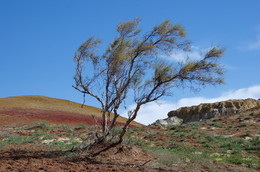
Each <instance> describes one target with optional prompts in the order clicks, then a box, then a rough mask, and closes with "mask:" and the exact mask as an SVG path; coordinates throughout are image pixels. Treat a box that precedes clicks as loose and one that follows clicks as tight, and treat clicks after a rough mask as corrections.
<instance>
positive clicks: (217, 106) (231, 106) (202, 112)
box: [168, 99, 260, 123]
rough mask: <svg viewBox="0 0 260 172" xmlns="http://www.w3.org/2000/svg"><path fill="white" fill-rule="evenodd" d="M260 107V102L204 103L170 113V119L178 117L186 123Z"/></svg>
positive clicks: (251, 100)
mask: <svg viewBox="0 0 260 172" xmlns="http://www.w3.org/2000/svg"><path fill="white" fill-rule="evenodd" d="M259 106H260V100H255V99H245V100H228V101H222V102H216V103H204V104H200V105H198V106H192V107H182V108H179V109H177V110H174V111H170V112H169V113H168V117H169V118H171V117H178V118H181V119H183V122H184V123H188V122H193V121H201V120H205V119H210V118H213V117H215V116H220V115H231V114H236V113H240V112H243V111H246V110H248V109H251V108H256V107H259Z"/></svg>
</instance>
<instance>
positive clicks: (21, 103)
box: [0, 96, 142, 126]
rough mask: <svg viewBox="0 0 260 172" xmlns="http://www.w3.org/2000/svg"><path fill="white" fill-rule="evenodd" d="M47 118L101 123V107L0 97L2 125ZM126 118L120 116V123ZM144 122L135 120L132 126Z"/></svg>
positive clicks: (66, 101)
mask: <svg viewBox="0 0 260 172" xmlns="http://www.w3.org/2000/svg"><path fill="white" fill-rule="evenodd" d="M39 120H45V121H49V122H52V123H64V124H70V125H76V124H80V123H86V124H88V125H95V124H97V123H98V124H100V123H101V109H99V108H96V107H92V106H87V105H84V106H83V107H82V105H81V104H79V103H75V102H71V101H68V100H63V99H56V98H50V97H44V96H17V97H7V98H0V125H24V124H27V123H31V122H33V121H39ZM125 120H126V118H123V117H119V119H118V124H119V125H120V124H122V123H123V122H124V121H125ZM141 125H142V124H140V123H137V122H133V123H132V126H141Z"/></svg>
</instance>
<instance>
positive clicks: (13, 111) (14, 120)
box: [0, 108, 133, 127]
mask: <svg viewBox="0 0 260 172" xmlns="http://www.w3.org/2000/svg"><path fill="white" fill-rule="evenodd" d="M39 120H44V121H48V122H51V123H56V124H68V125H77V124H80V123H86V124H88V125H101V122H102V119H101V117H92V116H91V115H89V116H87V115H82V114H79V113H71V112H62V111H52V110H40V109H22V108H3V109H0V125H2V126H3V125H24V124H28V123H31V122H33V121H39ZM117 125H123V123H119V122H118V123H117ZM130 127H133V126H130Z"/></svg>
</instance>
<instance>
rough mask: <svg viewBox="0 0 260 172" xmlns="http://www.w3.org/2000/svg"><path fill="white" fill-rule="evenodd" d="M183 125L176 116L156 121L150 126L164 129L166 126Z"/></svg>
mask: <svg viewBox="0 0 260 172" xmlns="http://www.w3.org/2000/svg"><path fill="white" fill-rule="evenodd" d="M182 123H183V119H180V118H178V117H176V116H173V117H169V118H166V119H158V120H157V121H155V122H154V123H153V124H152V125H156V126H160V127H163V128H166V127H168V126H179V125H181V124H182Z"/></svg>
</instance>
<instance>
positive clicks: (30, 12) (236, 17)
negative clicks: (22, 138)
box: [0, 0, 260, 124]
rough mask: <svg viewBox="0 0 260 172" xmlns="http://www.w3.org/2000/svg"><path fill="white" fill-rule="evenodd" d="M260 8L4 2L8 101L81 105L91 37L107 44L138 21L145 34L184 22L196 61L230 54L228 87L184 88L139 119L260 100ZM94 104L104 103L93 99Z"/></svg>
mask: <svg viewBox="0 0 260 172" xmlns="http://www.w3.org/2000/svg"><path fill="white" fill-rule="evenodd" d="M259 7H260V1H259V0H250V1H248V0H229V1H227V0H211V1H209V0H197V1H194V0H182V1H180V0H161V1H158V0H124V1H120V0H109V1H106V0H95V1H90V0H74V1H71V0H23V1H21V0H1V1H0V22H1V27H0V67H1V68H0V78H1V86H0V88H1V89H0V98H3V97H9V96H19V95H44V96H49V97H56V98H62V99H67V100H71V101H75V102H79V103H81V102H82V95H81V94H80V93H78V92H77V91H76V90H74V89H73V88H72V87H71V85H73V84H74V81H73V75H74V68H75V64H74V62H73V56H74V53H75V51H76V49H77V48H78V47H79V46H80V44H81V43H82V42H83V41H85V40H86V39H87V38H89V37H90V36H97V37H99V38H101V39H102V40H103V47H107V45H108V43H109V42H110V41H111V40H113V38H115V36H116V32H115V28H116V26H117V24H118V23H119V22H120V21H127V20H132V19H134V18H136V17H140V18H141V19H142V22H141V25H140V27H141V28H142V29H143V30H144V31H148V30H150V29H151V28H152V27H153V26H154V25H156V24H159V23H161V22H162V21H164V20H166V19H171V20H172V22H173V23H174V24H181V25H183V26H184V27H185V29H186V32H187V39H189V40H191V41H192V42H193V45H194V54H190V55H194V57H196V56H197V55H198V54H199V52H201V51H203V50H205V49H207V48H209V47H211V46H214V45H218V46H222V47H225V49H226V52H225V55H224V57H223V59H222V60H221V62H222V63H223V64H224V65H225V66H226V75H225V82H226V84H225V85H221V86H216V87H212V86H208V87H206V88H203V89H202V90H201V91H200V92H198V93H193V92H191V91H190V90H176V92H174V95H173V96H172V97H167V98H165V99H162V100H161V101H160V102H157V103H156V105H155V104H150V105H147V106H145V107H144V108H143V109H142V110H141V112H140V115H139V118H138V121H140V122H142V123H145V124H148V123H151V122H153V121H154V120H156V119H158V118H166V116H167V111H169V110H172V109H175V108H178V107H180V106H184V105H195V104H199V103H202V102H212V101H220V100H225V99H233V98H248V97H251V98H260V77H259V75H260V68H259V64H260V20H259V19H260V12H259ZM177 55H179V57H181V54H177ZM172 59H173V60H174V59H175V60H176V54H173V55H172ZM86 103H87V104H89V105H93V106H99V105H98V104H97V103H96V102H94V101H93V100H92V99H87V102H86ZM154 107H156V109H154ZM157 107H158V108H157ZM129 108H131V104H129V107H128V109H129ZM124 111H125V110H124V109H122V113H124ZM151 113H153V114H152V116H151ZM147 119H149V120H147Z"/></svg>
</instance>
